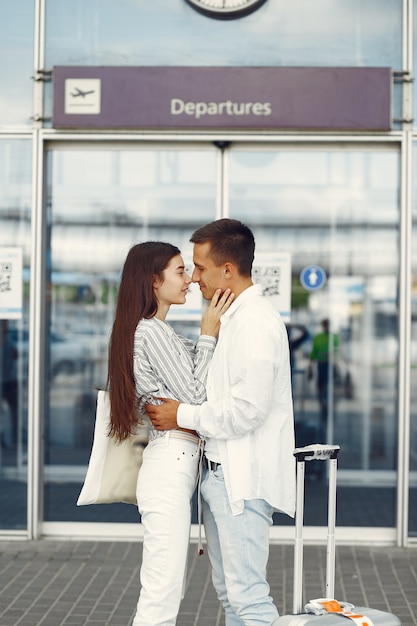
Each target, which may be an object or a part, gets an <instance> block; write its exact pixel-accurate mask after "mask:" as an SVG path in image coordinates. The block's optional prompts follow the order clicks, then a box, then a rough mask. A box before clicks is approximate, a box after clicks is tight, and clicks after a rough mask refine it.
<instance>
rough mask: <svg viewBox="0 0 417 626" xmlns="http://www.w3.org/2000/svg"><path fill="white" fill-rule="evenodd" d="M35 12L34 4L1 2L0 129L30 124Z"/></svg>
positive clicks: (24, 1) (21, 1)
mask: <svg viewBox="0 0 417 626" xmlns="http://www.w3.org/2000/svg"><path fill="white" fill-rule="evenodd" d="M34 9H35V3H34V2H33V0H20V1H19V2H0V59H2V64H1V91H0V127H5V126H14V125H19V126H28V125H29V124H30V123H31V121H30V117H31V115H32V90H33V82H32V79H31V76H33V33H34Z"/></svg>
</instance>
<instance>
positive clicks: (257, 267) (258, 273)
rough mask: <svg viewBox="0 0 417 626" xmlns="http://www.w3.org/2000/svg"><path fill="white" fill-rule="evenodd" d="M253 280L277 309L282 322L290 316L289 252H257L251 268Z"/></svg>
mask: <svg viewBox="0 0 417 626" xmlns="http://www.w3.org/2000/svg"><path fill="white" fill-rule="evenodd" d="M252 278H253V282H254V283H256V284H260V285H262V291H263V294H264V296H266V297H267V298H268V299H269V300H270V302H271V303H272V304H273V306H274V307H275V308H276V309H277V310H278V311H279V313H280V315H281V317H282V319H283V320H284V322H289V321H290V318H291V254H290V253H289V252H281V253H275V252H271V253H268V252H258V253H257V254H256V255H255V260H254V263H253V268H252Z"/></svg>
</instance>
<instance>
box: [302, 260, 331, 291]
mask: <svg viewBox="0 0 417 626" xmlns="http://www.w3.org/2000/svg"><path fill="white" fill-rule="evenodd" d="M326 280H327V276H326V272H325V271H324V269H323V268H322V267H320V266H319V265H307V267H305V268H304V269H303V270H301V274H300V281H301V284H302V286H303V287H304V289H307V290H308V291H317V290H318V289H321V288H322V287H324V285H325V284H326Z"/></svg>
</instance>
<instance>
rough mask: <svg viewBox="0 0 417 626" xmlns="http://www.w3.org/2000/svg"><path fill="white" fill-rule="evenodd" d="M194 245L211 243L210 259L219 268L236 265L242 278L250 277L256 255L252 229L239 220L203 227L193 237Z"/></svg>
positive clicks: (224, 221)
mask: <svg viewBox="0 0 417 626" xmlns="http://www.w3.org/2000/svg"><path fill="white" fill-rule="evenodd" d="M190 241H191V242H192V243H209V244H210V253H209V256H210V258H211V259H212V260H213V261H214V263H215V264H216V265H217V266H219V265H222V264H223V263H227V262H230V263H234V264H235V265H236V267H237V268H238V270H239V274H241V276H250V275H251V272H252V263H253V258H254V255H255V238H254V236H253V233H252V231H251V229H250V228H249V227H248V226H246V225H245V224H242V222H240V221H239V220H232V219H229V218H223V219H220V220H215V221H214V222H210V224H206V225H205V226H201V228H198V229H197V230H196V231H195V232H194V233H193V235H192V237H191V239H190Z"/></svg>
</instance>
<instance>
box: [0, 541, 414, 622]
mask: <svg viewBox="0 0 417 626" xmlns="http://www.w3.org/2000/svg"><path fill="white" fill-rule="evenodd" d="M141 551H142V544H141V543H135V542H117V541H105V542H92V541H78V540H77V541H73V542H71V541H51V540H41V541H36V542H34V541H30V542H24V541H22V542H20V541H3V542H0V626H75V625H77V626H80V625H82V626H84V625H85V626H93V625H96V626H98V625H100V626H130V624H131V621H132V617H133V614H134V611H135V606H136V602H137V596H138V591H139V564H140V559H141ZM325 553H326V548H325V546H317V545H314V546H313V545H307V546H306V547H305V559H304V586H305V593H304V597H305V598H307V599H310V598H315V597H320V596H322V595H323V589H324V585H325V559H326V554H325ZM336 559H337V566H336V570H337V574H336V588H335V595H336V597H337V598H338V599H340V600H349V601H350V602H353V603H355V604H357V605H359V606H360V605H362V606H371V607H373V608H377V609H382V610H388V611H391V612H392V613H395V614H396V615H398V616H399V617H400V619H401V621H402V624H403V626H417V548H408V549H401V548H395V547H374V546H371V547H368V548H367V547H363V546H361V547H355V546H338V548H337V556H336ZM292 576H293V547H292V546H291V545H272V546H271V552H270V562H269V580H270V583H271V593H272V595H273V597H274V599H275V602H276V603H277V605H278V607H279V610H280V613H281V614H285V613H290V612H291V611H292ZM223 625H224V619H223V616H222V610H221V608H220V607H219V603H218V601H217V598H216V596H215V593H214V591H213V588H212V584H211V579H210V568H209V565H208V558H207V555H204V556H202V557H198V556H197V547H196V545H195V544H192V545H191V552H190V564H189V571H188V585H187V591H186V595H185V598H184V601H183V603H182V606H181V611H180V615H179V618H178V622H177V626H223Z"/></svg>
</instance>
